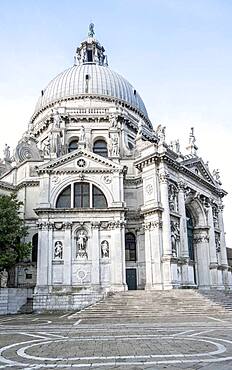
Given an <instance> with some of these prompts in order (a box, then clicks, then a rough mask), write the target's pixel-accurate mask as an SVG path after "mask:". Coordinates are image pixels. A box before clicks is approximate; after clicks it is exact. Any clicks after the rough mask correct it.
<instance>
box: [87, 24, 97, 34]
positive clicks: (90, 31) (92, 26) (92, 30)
mask: <svg viewBox="0 0 232 370" xmlns="http://www.w3.org/2000/svg"><path fill="white" fill-rule="evenodd" d="M94 35H95V32H94V24H93V23H90V25H89V32H88V36H89V37H94Z"/></svg>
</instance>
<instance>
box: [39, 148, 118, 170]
mask: <svg viewBox="0 0 232 370" xmlns="http://www.w3.org/2000/svg"><path fill="white" fill-rule="evenodd" d="M122 170H123V166H121V165H119V164H117V163H115V162H113V161H111V160H110V159H108V158H104V157H102V156H100V155H98V154H95V153H93V152H90V151H88V150H86V149H78V150H75V151H73V152H72V153H68V154H65V155H63V156H62V157H60V158H56V159H54V160H51V161H49V162H47V163H45V164H43V165H42V166H39V167H38V169H37V171H38V173H45V172H49V173H55V172H64V173H65V172H69V173H70V172H118V171H119V172H121V171H122Z"/></svg>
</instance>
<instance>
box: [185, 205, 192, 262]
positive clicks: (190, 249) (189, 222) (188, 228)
mask: <svg viewBox="0 0 232 370" xmlns="http://www.w3.org/2000/svg"><path fill="white" fill-rule="evenodd" d="M186 218H187V235H188V250H189V258H190V260H192V261H194V247H193V219H192V216H191V214H190V213H189V211H188V210H187V209H186Z"/></svg>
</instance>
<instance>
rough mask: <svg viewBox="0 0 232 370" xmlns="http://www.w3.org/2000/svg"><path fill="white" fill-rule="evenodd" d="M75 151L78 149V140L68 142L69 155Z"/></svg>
mask: <svg viewBox="0 0 232 370" xmlns="http://www.w3.org/2000/svg"><path fill="white" fill-rule="evenodd" d="M77 149H78V140H77V139H75V140H72V141H70V143H69V145H68V152H69V153H71V152H73V151H74V150H77Z"/></svg>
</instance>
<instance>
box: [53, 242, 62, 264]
mask: <svg viewBox="0 0 232 370" xmlns="http://www.w3.org/2000/svg"><path fill="white" fill-rule="evenodd" d="M62 258H63V244H62V243H61V242H60V241H57V242H55V248H54V259H59V260H62Z"/></svg>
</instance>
